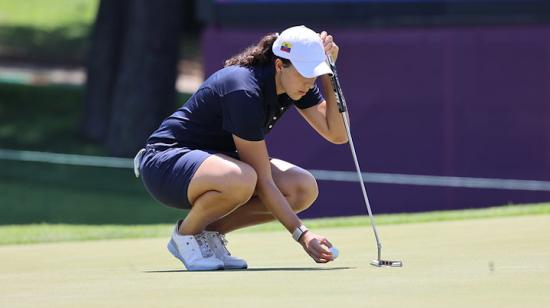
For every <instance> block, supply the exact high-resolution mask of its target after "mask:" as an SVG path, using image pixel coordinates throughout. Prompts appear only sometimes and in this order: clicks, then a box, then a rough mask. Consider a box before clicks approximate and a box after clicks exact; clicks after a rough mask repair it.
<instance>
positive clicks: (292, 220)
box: [233, 135, 301, 233]
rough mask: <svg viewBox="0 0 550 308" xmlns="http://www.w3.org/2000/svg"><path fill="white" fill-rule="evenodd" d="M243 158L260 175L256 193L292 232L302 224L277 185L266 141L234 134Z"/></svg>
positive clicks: (236, 144)
mask: <svg viewBox="0 0 550 308" xmlns="http://www.w3.org/2000/svg"><path fill="white" fill-rule="evenodd" d="M233 140H234V141H235V146H236V147H237V150H238V151H239V156H240V158H241V160H242V161H243V162H245V163H247V164H249V165H250V166H252V168H254V170H255V171H256V174H257V175H258V182H257V184H256V193H257V195H258V197H259V198H260V200H262V202H263V203H264V204H265V206H266V207H267V208H268V209H269V210H270V211H271V213H272V214H273V216H274V217H275V218H276V219H277V220H279V221H280V222H281V223H282V224H283V225H284V226H285V228H286V229H287V230H288V231H289V232H290V233H292V232H293V231H294V230H295V229H296V228H297V227H298V226H300V225H301V222H300V219H299V218H298V216H297V215H296V214H295V213H294V211H293V210H292V208H291V207H290V205H289V204H288V201H287V200H286V199H285V197H284V196H283V194H282V193H281V191H280V190H279V188H277V186H276V185H275V182H274V181H273V177H272V175H271V165H270V163H269V156H268V153H267V147H266V144H265V141H263V140H262V141H248V140H245V139H242V138H239V137H237V136H235V135H233Z"/></svg>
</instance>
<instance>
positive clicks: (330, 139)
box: [328, 135, 348, 144]
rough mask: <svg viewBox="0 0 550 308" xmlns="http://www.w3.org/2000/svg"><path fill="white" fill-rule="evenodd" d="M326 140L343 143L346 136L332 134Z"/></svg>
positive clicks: (345, 141) (345, 140) (346, 141)
mask: <svg viewBox="0 0 550 308" xmlns="http://www.w3.org/2000/svg"><path fill="white" fill-rule="evenodd" d="M328 141H330V142H331V143H334V144H345V143H348V136H346V135H342V136H332V137H330V138H328Z"/></svg>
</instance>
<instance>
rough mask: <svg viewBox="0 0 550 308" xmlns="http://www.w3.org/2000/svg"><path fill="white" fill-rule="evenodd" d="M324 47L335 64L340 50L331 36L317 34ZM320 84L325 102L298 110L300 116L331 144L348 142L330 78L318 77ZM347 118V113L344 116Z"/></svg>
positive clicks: (325, 76)
mask: <svg viewBox="0 0 550 308" xmlns="http://www.w3.org/2000/svg"><path fill="white" fill-rule="evenodd" d="M319 35H320V37H321V40H322V41H323V46H324V47H325V53H326V54H327V55H330V56H331V57H332V60H333V61H334V62H336V59H337V58H338V52H339V51H340V48H339V47H338V45H336V44H335V43H334V39H333V37H332V35H329V34H328V33H327V32H326V31H323V32H321V34H319ZM319 81H320V83H321V87H322V92H323V96H324V97H325V99H326V100H325V101H322V102H321V103H319V104H317V105H316V106H312V107H310V108H307V109H303V110H299V109H298V111H299V112H300V114H301V115H302V117H304V119H306V121H307V122H308V123H309V125H311V127H313V129H315V130H316V131H317V132H318V133H319V134H320V135H321V136H323V137H324V138H325V139H327V140H328V141H330V142H332V143H336V144H342V143H346V142H348V134H347V132H346V127H345V126H344V121H343V119H342V115H341V114H340V111H339V110H338V104H337V103H336V96H335V94H334V89H333V88H332V82H331V80H330V77H329V76H327V75H323V76H320V77H319ZM344 115H345V116H347V113H345V114H344Z"/></svg>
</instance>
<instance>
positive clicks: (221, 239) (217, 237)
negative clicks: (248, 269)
mask: <svg viewBox="0 0 550 308" xmlns="http://www.w3.org/2000/svg"><path fill="white" fill-rule="evenodd" d="M210 236H211V237H212V238H213V239H214V241H215V243H216V245H215V248H219V249H218V252H221V253H223V254H224V255H226V256H230V255H231V253H230V252H229V250H227V247H226V245H227V243H228V241H227V240H226V239H225V235H224V234H221V233H219V232H212V233H210ZM218 243H219V244H220V245H217V244H218Z"/></svg>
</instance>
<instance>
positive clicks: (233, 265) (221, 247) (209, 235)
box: [201, 231, 248, 269]
mask: <svg viewBox="0 0 550 308" xmlns="http://www.w3.org/2000/svg"><path fill="white" fill-rule="evenodd" d="M201 234H203V235H204V237H205V238H206V240H207V241H208V243H209V244H210V248H212V250H213V251H214V254H215V255H216V257H217V258H218V259H220V260H222V261H223V265H224V268H226V269H245V268H247V267H248V264H247V263H246V261H245V260H243V259H240V258H237V257H234V256H232V255H231V253H229V250H227V247H226V244H227V240H226V239H225V235H223V234H220V233H219V232H215V231H204V232H203V233H201Z"/></svg>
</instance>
